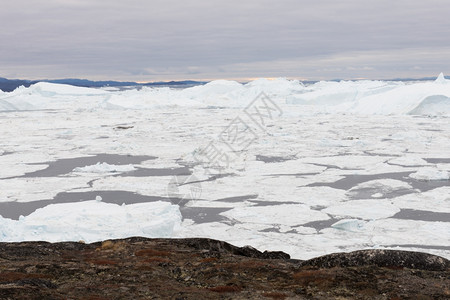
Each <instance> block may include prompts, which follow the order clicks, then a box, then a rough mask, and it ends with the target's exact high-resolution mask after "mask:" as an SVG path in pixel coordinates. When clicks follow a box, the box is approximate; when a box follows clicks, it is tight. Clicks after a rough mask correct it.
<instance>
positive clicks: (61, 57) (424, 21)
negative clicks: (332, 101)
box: [0, 0, 450, 81]
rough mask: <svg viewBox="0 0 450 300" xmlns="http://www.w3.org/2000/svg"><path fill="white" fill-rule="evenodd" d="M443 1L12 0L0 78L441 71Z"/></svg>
mask: <svg viewBox="0 0 450 300" xmlns="http://www.w3.org/2000/svg"><path fill="white" fill-rule="evenodd" d="M449 13H450V1H448V0H428V1H423V0H421V1H417V0H408V1H407V0H376V1H375V0H370V1H369V0H339V1H336V0H323V1H322V0H316V1H311V0H307V1H303V0H272V1H268V0H239V1H236V0H227V1H225V0H223V1H218V0H184V1H183V0H179V1H173V0H128V1H123V0H121V1H119V0H14V1H2V4H1V7H0V26H1V30H0V77H8V78H27V79H40V78H52V79H53V78H68V77H77V78H88V79H94V80H98V79H116V80H134V81H156V80H179V79H218V78H223V79H238V80H239V79H248V78H257V77H288V78H298V79H311V80H316V79H333V78H345V79H356V78H372V79H378V78H380V79H383V78H397V77H403V78H404V77H415V78H418V77H424V76H437V75H438V74H439V73H440V72H444V73H447V74H450V16H449Z"/></svg>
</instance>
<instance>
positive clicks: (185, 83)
mask: <svg viewBox="0 0 450 300" xmlns="http://www.w3.org/2000/svg"><path fill="white" fill-rule="evenodd" d="M446 78H447V79H448V77H446ZM435 79H436V78H435V77H424V78H419V79H417V78H395V79H389V80H388V81H426V80H435ZM341 80H342V79H333V80H330V81H341ZM38 82H49V83H59V84H69V85H73V86H79V87H92V88H100V87H108V86H109V87H118V88H120V87H143V86H157V87H164V86H168V87H176V88H186V87H191V86H196V85H202V84H206V83H208V81H194V80H182V81H158V82H148V83H137V82H132V81H92V80H87V79H73V78H68V79H54V80H48V79H43V80H22V79H7V78H2V77H0V90H2V91H4V92H11V91H14V90H15V89H16V88H18V87H19V86H22V85H23V86H25V87H29V86H30V85H32V84H35V83H38ZM315 82H317V81H303V83H305V84H312V83H315Z"/></svg>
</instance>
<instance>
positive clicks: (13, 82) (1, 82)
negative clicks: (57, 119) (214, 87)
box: [0, 77, 207, 92]
mask: <svg viewBox="0 0 450 300" xmlns="http://www.w3.org/2000/svg"><path fill="white" fill-rule="evenodd" d="M38 82H49V83H59V84H69V85H73V86H79V87H92V88H100V87H108V86H110V87H130V86H133V87H134V86H140V87H142V86H160V87H163V86H169V87H189V86H195V85H202V84H205V83H207V81H193V80H183V81H158V82H148V83H137V82H132V81H91V80H87V79H73V78H68V79H55V80H48V79H44V80H22V79H7V78H2V77H0V90H2V91H4V92H11V91H14V90H15V89H16V88H18V87H19V86H25V87H29V86H30V85H32V84H35V83H38Z"/></svg>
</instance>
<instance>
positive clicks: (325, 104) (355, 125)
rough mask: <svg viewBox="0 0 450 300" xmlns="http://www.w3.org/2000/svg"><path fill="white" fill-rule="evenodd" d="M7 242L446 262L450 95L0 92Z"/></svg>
mask: <svg viewBox="0 0 450 300" xmlns="http://www.w3.org/2000/svg"><path fill="white" fill-rule="evenodd" d="M0 137H1V140H0V167H1V168H0V215H1V217H0V241H23V240H46V241H52V242H54V241H79V240H83V241H86V242H93V241H99V240H104V239H109V238H123V237H129V236H146V237H210V238H215V239H221V240H225V241H227V242H230V243H233V244H235V245H238V246H243V245H251V246H253V247H255V248H258V249H260V250H281V251H285V252H287V253H289V254H290V255H291V256H292V257H294V258H299V259H308V258H311V257H315V256H318V255H323V254H327V253H332V252H340V251H351V250H357V249H373V248H383V249H384V248H389V249H403V250H413V251H423V252H428V253H433V254H438V255H441V256H444V257H446V258H450V180H449V179H450V81H449V80H446V79H445V78H444V77H443V76H442V75H441V76H439V77H438V78H437V79H436V81H430V82H408V83H406V82H389V81H341V82H318V83H315V84H311V85H303V84H302V83H301V82H298V81H295V80H286V79H275V80H267V79H259V80H255V81H252V82H249V83H247V84H241V83H238V82H234V81H225V80H218V81H213V82H210V83H208V84H206V85H202V86H195V87H189V88H185V89H171V88H148V87H144V88H142V89H140V90H134V89H130V90H114V89H111V88H109V89H89V88H79V87H73V86H67V85H58V84H49V83H38V84H35V85H33V86H31V87H29V88H23V87H21V88H18V89H16V90H15V91H13V92H10V93H5V92H1V91H0Z"/></svg>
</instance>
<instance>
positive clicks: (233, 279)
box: [0, 237, 450, 299]
mask: <svg viewBox="0 0 450 300" xmlns="http://www.w3.org/2000/svg"><path fill="white" fill-rule="evenodd" d="M0 298H1V299H449V298H450V261H448V260H446V259H444V258H441V257H438V256H433V255H429V254H424V253H418V252H405V251H386V250H364V251H356V252H351V253H340V254H331V255H326V256H323V257H319V258H315V259H311V260H307V261H301V260H293V259H290V258H289V255H287V254H286V253H283V252H260V251H258V250H256V249H253V248H251V247H243V248H239V247H235V246H232V245H230V244H228V243H225V242H221V241H216V240H211V239H147V238H140V237H136V238H128V239H122V240H112V241H105V242H101V243H94V244H84V243H73V242H66V243H54V244H52V243H46V242H23V243H0Z"/></svg>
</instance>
